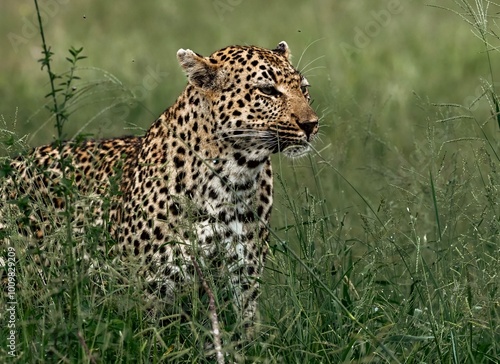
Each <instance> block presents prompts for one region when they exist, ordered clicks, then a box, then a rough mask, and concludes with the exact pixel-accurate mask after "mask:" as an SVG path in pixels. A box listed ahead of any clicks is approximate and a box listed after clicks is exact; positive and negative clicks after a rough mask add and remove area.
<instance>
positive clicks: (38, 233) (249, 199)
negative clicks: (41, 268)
mask: <svg viewBox="0 0 500 364" xmlns="http://www.w3.org/2000/svg"><path fill="white" fill-rule="evenodd" d="M177 60H178V62H179V64H180V67H181V68H182V70H183V71H184V73H185V75H186V77H187V86H186V87H185V89H184V91H183V92H182V93H181V94H180V96H179V97H178V98H177V100H176V101H175V103H174V104H173V105H172V106H170V107H168V108H167V109H166V110H165V111H164V112H163V113H162V114H161V115H160V116H159V117H158V118H157V119H156V120H155V121H154V122H153V124H152V125H151V126H150V127H149V129H148V130H147V131H146V133H145V135H143V136H126V137H119V138H110V139H101V140H91V139H89V140H84V141H75V140H69V141H65V142H61V143H55V144H54V143H53V144H50V145H44V146H40V147H36V148H34V149H33V150H32V152H31V153H29V154H28V155H26V156H18V157H16V158H13V159H12V161H11V162H10V165H9V168H8V170H9V173H8V174H7V177H6V178H4V181H3V191H4V192H3V199H4V200H5V201H15V200H19V199H20V198H25V199H27V200H28V206H29V203H30V202H29V201H35V200H37V201H41V202H42V203H43V204H44V205H46V206H48V207H49V208H50V209H49V210H46V211H53V212H54V213H55V212H57V211H61V210H63V209H64V208H65V206H66V204H67V203H68V200H67V198H65V195H64V193H61V189H63V187H64V185H65V183H63V182H67V181H71V183H72V184H73V185H74V186H75V187H76V188H77V190H78V191H79V193H80V195H81V197H82V198H83V199H85V198H86V199H87V200H86V201H87V202H88V204H87V206H86V207H85V209H83V208H80V209H78V208H74V209H73V210H74V216H72V221H73V223H74V224H76V225H75V226H78V224H80V226H81V225H82V224H85V223H86V222H85V221H88V219H87V220H85V219H84V218H83V217H82V214H83V211H84V210H85V211H87V212H86V213H87V214H90V215H91V216H92V222H93V224H96V225H101V226H103V225H106V228H107V229H109V232H110V234H111V236H112V238H113V245H112V247H111V248H109V247H108V248H107V249H108V250H107V252H108V253H109V254H111V255H114V254H118V255H119V256H120V259H124V260H126V259H139V260H140V261H141V262H142V266H143V268H142V269H141V274H142V275H143V277H144V279H145V281H146V282H148V284H149V285H150V287H151V289H152V290H157V291H158V292H160V294H161V296H162V297H165V299H166V300H171V299H173V298H174V297H175V295H176V294H178V292H181V291H182V290H183V289H184V288H185V287H186V286H189V284H190V283H196V279H197V278H196V277H197V274H196V273H197V270H196V269H197V267H201V268H202V269H207V270H213V271H215V272H219V274H221V275H224V276H225V278H226V279H227V282H229V288H228V289H229V291H230V292H231V294H230V295H229V296H230V298H229V300H230V301H231V303H230V304H231V305H232V306H233V307H234V310H235V312H237V313H238V317H239V318H240V320H241V322H243V323H244V324H245V327H246V328H247V330H250V329H251V328H252V327H253V326H254V325H255V322H256V320H257V314H258V312H257V301H258V297H259V286H260V281H261V276H262V274H263V270H264V266H265V262H266V255H267V254H268V251H269V238H270V236H269V222H270V216H271V211H272V206H273V170H272V165H271V156H272V155H274V154H277V153H283V154H284V155H285V156H287V157H290V158H299V157H301V156H304V155H306V154H307V153H308V152H309V151H310V150H311V148H312V146H311V145H312V144H311V143H312V142H313V140H314V139H315V137H316V136H317V134H318V128H319V121H318V119H319V118H318V116H317V113H316V112H315V110H314V109H313V108H312V106H311V101H310V100H311V98H310V94H309V87H310V85H309V82H308V80H307V79H306V77H305V76H304V75H303V74H302V73H301V72H300V71H299V70H297V69H296V68H295V67H294V66H293V65H292V63H291V52H290V49H289V46H288V44H287V43H286V42H285V41H282V42H280V43H279V44H278V45H277V46H276V47H275V48H273V49H266V48H260V47H257V46H248V45H245V46H238V45H236V46H228V47H226V48H223V49H220V50H218V51H215V52H214V53H212V54H211V55H210V56H208V57H205V56H202V55H200V54H198V53H195V52H193V51H192V50H190V49H179V50H178V52H177ZM5 191H7V192H5ZM113 191H114V192H113ZM111 192H113V193H111ZM109 195H111V196H112V198H111V199H108V200H109V201H108V200H106V199H105V198H104V196H109ZM106 201H108V202H107V203H106ZM46 211H45V212H41V211H37V210H36V208H31V209H28V215H30V214H31V215H37V217H38V218H37V222H36V223H33V224H31V225H30V223H29V221H28V222H25V223H24V225H26V226H27V225H30V228H31V231H32V234H33V235H34V237H35V238H36V239H38V241H40V242H41V244H43V238H44V234H46V233H47V230H48V229H49V228H50V227H49V225H50V224H49V219H48V218H45V217H44V216H43V215H44V214H47V212H46ZM89 211H90V212H89ZM30 218H31V219H32V220H33V218H32V216H30ZM28 220H29V219H28ZM87 223H88V222H87ZM40 264H44V263H43V261H41V262H40Z"/></svg>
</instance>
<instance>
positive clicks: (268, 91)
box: [259, 85, 281, 96]
mask: <svg viewBox="0 0 500 364" xmlns="http://www.w3.org/2000/svg"><path fill="white" fill-rule="evenodd" d="M259 91H260V92H262V93H263V94H264V95H268V96H279V95H281V92H279V91H278V90H277V89H276V87H274V86H271V85H266V86H259Z"/></svg>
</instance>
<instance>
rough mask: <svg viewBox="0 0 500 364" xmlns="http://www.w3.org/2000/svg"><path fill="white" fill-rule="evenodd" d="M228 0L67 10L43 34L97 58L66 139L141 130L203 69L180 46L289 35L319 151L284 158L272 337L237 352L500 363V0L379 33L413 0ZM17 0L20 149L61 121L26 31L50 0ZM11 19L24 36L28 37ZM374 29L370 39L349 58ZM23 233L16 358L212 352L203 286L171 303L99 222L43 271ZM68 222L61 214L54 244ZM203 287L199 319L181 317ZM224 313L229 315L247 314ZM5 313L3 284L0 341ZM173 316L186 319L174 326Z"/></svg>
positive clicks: (269, 287)
mask: <svg viewBox="0 0 500 364" xmlns="http://www.w3.org/2000/svg"><path fill="white" fill-rule="evenodd" d="M54 3H55V2H54ZM216 3H217V2H215V1H214V2H211V1H210V2H201V1H186V2H183V3H182V5H181V4H180V3H174V2H171V3H168V2H162V3H160V2H151V4H148V6H142V5H139V4H137V3H134V2H127V1H126V2H123V4H122V6H121V7H116V6H113V5H111V4H106V3H96V4H92V6H88V7H83V5H76V4H73V3H71V4H67V5H60V6H58V7H56V6H54V9H55V10H54V11H53V15H52V16H50V15H49V18H48V21H47V22H46V24H45V30H46V37H47V42H48V43H49V45H52V46H53V49H52V50H53V51H54V52H55V56H53V60H54V64H53V65H54V69H55V72H56V73H58V74H61V73H63V72H65V71H66V70H68V66H67V65H66V64H67V62H66V61H65V60H64V57H65V53H66V52H65V50H66V49H68V48H70V47H71V46H74V47H76V48H79V47H80V46H83V47H84V51H83V54H84V55H85V56H88V59H87V60H83V61H82V62H81V63H79V64H78V66H79V68H78V69H77V70H76V74H77V75H78V76H79V77H81V80H80V81H77V83H76V85H77V90H76V92H77V93H78V95H77V96H76V97H75V98H74V99H73V100H71V102H69V103H68V105H67V106H68V109H67V110H68V122H67V123H65V125H64V130H63V133H62V134H63V135H61V137H72V136H74V135H75V134H76V133H78V132H80V133H84V134H93V135H94V136H95V137H99V136H110V135H121V134H124V133H125V134H130V133H141V132H142V131H141V130H143V129H145V128H147V127H148V126H149V124H150V123H151V122H152V120H153V119H154V118H155V117H156V116H157V115H158V114H159V113H160V112H161V111H162V110H163V109H164V108H165V107H167V106H168V105H170V104H171V103H172V102H173V100H174V99H175V97H176V96H177V94H178V93H179V92H180V90H181V89H182V87H183V85H184V84H185V79H184V77H183V75H182V73H181V72H180V69H179V67H178V66H177V64H176V60H175V52H176V50H177V49H178V48H181V47H182V48H191V49H193V50H195V51H197V52H199V53H203V54H205V55H206V54H209V53H210V52H212V51H214V50H215V49H218V48H220V47H223V46H225V45H228V44H236V43H238V44H256V45H260V46H267V47H272V46H274V45H275V44H276V43H277V42H278V41H280V40H282V39H284V40H286V41H287V42H288V43H289V44H290V46H291V48H292V52H293V53H294V62H295V64H298V63H299V60H300V64H299V68H301V69H304V72H305V74H306V75H307V76H308V79H309V81H310V83H311V84H312V85H313V87H312V89H311V93H312V95H313V98H314V104H313V105H314V106H315V107H316V109H317V110H318V112H319V114H320V115H321V116H322V128H321V134H322V136H321V141H320V142H319V143H317V144H316V148H317V149H318V151H319V152H318V153H317V154H313V155H311V156H310V157H308V158H303V159H300V160H298V161H290V160H286V159H284V158H282V157H281V156H277V157H276V158H274V167H275V173H276V176H275V185H276V192H275V201H276V202H275V208H274V213H273V222H272V227H273V234H272V235H273V238H272V241H271V245H272V250H271V254H270V256H269V260H268V263H267V267H266V272H265V275H264V277H263V279H262V282H263V283H262V291H263V292H262V295H261V297H260V315H261V329H260V334H259V336H258V337H257V338H256V340H255V341H254V342H251V343H248V345H247V346H245V347H243V348H241V349H240V348H233V347H231V346H228V347H225V350H226V351H227V352H228V355H233V354H236V353H237V352H240V353H241V354H245V355H247V356H248V358H254V359H255V361H257V362H268V363H348V362H356V363H371V362H375V363H378V362H381V363H383V362H387V363H393V362H396V360H398V361H399V362H401V363H497V362H500V345H499V343H500V319H499V315H500V291H499V288H500V280H499V278H498V274H499V271H500V270H499V266H500V261H499V260H500V258H499V257H500V238H499V236H500V219H499V216H500V211H499V209H500V207H499V201H500V196H499V189H500V158H499V151H500V142H499V140H500V138H499V137H498V135H499V134H498V133H499V127H500V126H499V123H498V117H497V116H496V115H495V113H496V112H498V103H495V101H494V100H495V99H494V98H492V96H491V92H493V95H497V94H498V93H497V92H498V90H495V88H496V89H498V84H497V83H496V82H497V78H496V76H497V75H496V66H497V65H498V64H499V60H498V57H499V53H498V51H497V50H496V49H495V47H496V46H498V43H499V42H498V38H497V37H496V36H495V34H498V29H497V26H496V23H495V19H496V18H495V14H496V13H498V5H496V4H494V3H492V4H490V5H489V8H488V9H487V10H488V14H489V16H490V17H489V18H488V20H489V22H488V23H487V27H486V28H481V26H482V24H484V23H481V21H479V22H475V20H474V19H476V20H481V19H480V17H478V16H477V15H480V14H481V11H479V12H478V14H477V15H476V16H475V18H474V14H471V11H474V12H476V11H477V6H478V5H479V6H480V5H482V6H485V5H486V2H483V1H478V2H472V1H458V0H457V1H447V2H446V3H445V4H444V5H445V6H447V7H448V8H450V9H452V10H454V11H457V12H458V13H459V14H457V13H454V12H453V11H450V10H443V9H438V8H433V7H426V6H424V5H422V4H421V3H420V2H416V1H411V2H407V3H402V5H401V6H400V7H398V8H397V11H394V12H392V13H391V12H389V14H390V16H389V17H388V18H385V19H386V20H385V21H382V22H383V23H384V25H383V26H380V27H379V29H378V32H374V31H373V30H376V29H375V28H372V29H371V30H372V32H369V31H367V30H366V29H370V28H369V26H370V24H372V23H370V22H373V21H374V20H377V19H379V20H380V19H381V18H380V16H382V15H380V14H382V13H381V12H384V11H389V10H388V9H390V8H389V4H390V3H392V4H395V3H397V2H394V1H392V2H391V1H387V2H373V3H370V4H367V3H365V2H363V3H359V4H358V3H355V2H345V3H344V2H328V1H321V0H316V1H312V2H307V3H306V2H290V1H287V2H285V1H275V2H272V4H271V5H269V4H268V3H267V2H263V1H257V2H250V1H241V2H240V3H239V4H238V5H235V6H232V7H230V8H228V9H229V10H228V11H227V12H226V13H220V12H219V13H218V12H217V11H216V10H215V8H214V4H216ZM223 3H230V2H224V1H223ZM233 4H236V2H233ZM468 4H470V5H471V6H472V7H471V8H467V5H468ZM439 5H443V3H442V2H440V3H439ZM195 7H196V8H197V9H199V11H195V10H194V8H195ZM0 8H1V9H2V12H1V13H2V15H0V17H2V21H1V22H0V34H2V35H5V36H4V37H1V38H0V46H1V47H2V49H5V50H8V51H7V52H5V54H3V56H2V63H1V64H0V70H1V71H2V74H3V75H4V77H2V78H1V79H0V96H1V97H2V100H3V103H2V105H3V106H2V109H1V110H0V113H1V114H2V120H3V121H4V122H5V125H4V126H3V127H2V129H4V130H3V131H2V134H1V135H2V142H3V143H2V146H3V148H4V149H5V152H4V154H15V153H16V152H19V151H20V150H23V149H25V148H26V146H27V145H31V146H33V145H38V144H41V143H47V142H50V141H52V140H53V139H54V138H58V137H57V136H55V137H54V135H56V134H57V131H56V128H55V127H54V125H55V120H54V119H53V118H51V115H52V114H51V113H50V112H48V111H45V110H44V108H43V104H44V103H45V102H46V100H45V99H44V96H45V95H46V94H47V93H49V92H50V90H49V86H48V84H47V83H46V82H47V75H46V74H45V73H44V72H40V71H39V64H38V63H37V62H36V61H37V59H39V58H41V57H42V56H41V54H40V53H39V51H40V48H39V45H40V39H39V34H38V32H37V31H36V30H35V31H34V33H33V34H34V35H33V36H30V37H28V36H24V35H23V26H25V24H26V21H28V20H31V19H33V15H34V14H35V12H34V9H33V7H32V6H31V5H18V4H16V3H13V2H6V3H5V4H3V3H2V5H0ZM42 9H43V8H42ZM480 10H481V9H480ZM484 10H486V9H483V11H484ZM7 14H10V15H11V16H8V15H7ZM16 14H20V15H21V16H20V17H17V16H15V15H16ZM460 14H462V15H463V17H464V18H465V20H466V21H464V19H461V17H460ZM219 15H220V16H219ZM467 20H469V21H472V22H473V24H472V25H471V24H468V23H467ZM497 20H498V19H497ZM367 27H368V28H367ZM360 29H361V31H362V32H363V33H364V34H365V36H364V37H362V36H360V35H359V34H360V33H359V32H360ZM481 29H483V30H488V31H490V32H491V33H488V32H486V33H481V32H480V31H479V30H481ZM471 31H474V32H476V34H478V35H479V39H478V38H477V37H475V36H474V35H473V33H472V32H471ZM10 33H16V34H20V35H23V37H24V38H25V43H23V44H21V45H19V46H18V47H17V48H15V47H13V46H12V44H11V43H10V41H9V38H8V34H10ZM356 36H358V37H361V38H358V40H360V39H361V40H364V42H363V48H361V49H359V50H357V51H355V52H352V53H350V54H346V53H345V49H346V46H345V44H349V45H354V44H355V41H356V38H355V37H356ZM481 36H482V37H484V38H485V39H486V41H487V42H488V44H487V45H486V46H485V44H484V41H483V39H482V38H481ZM348 49H351V48H348ZM486 49H489V50H490V52H485V50H486ZM351 50H352V49H351ZM165 73H168V74H165ZM153 76H154V77H153ZM489 84H492V85H493V86H496V87H493V88H490V87H489V86H488V85H489ZM134 96H135V98H134ZM492 113H493V114H492ZM12 131H14V132H15V133H14V134H13V133H12ZM25 135H27V137H26V136H25ZM4 218H5V219H7V220H9V217H8V216H4ZM8 233H9V235H10V243H11V244H12V246H14V247H16V259H17V262H16V268H17V275H16V277H17V279H18V287H17V290H16V294H17V301H18V306H17V311H16V314H17V321H16V330H17V335H18V338H17V352H16V357H15V358H9V357H8V354H7V346H6V344H5V341H4V342H2V343H0V362H4V361H6V360H9V361H12V362H19V363H26V362H33V363H35V362H93V361H94V360H95V361H96V362H103V363H104V362H130V363H137V362H143V363H149V362H165V361H166V362H179V363H181V362H186V363H192V362H203V361H204V360H205V359H204V350H203V343H204V337H206V335H207V334H208V332H207V327H208V324H207V323H208V318H207V315H206V309H205V307H206V302H205V301H204V299H203V298H200V297H198V296H197V292H192V294H190V295H188V297H185V298H183V299H182V300H180V302H178V303H176V304H175V305H174V306H173V307H170V308H169V309H168V310H162V308H161V307H159V308H157V309H156V311H157V313H156V314H155V313H154V312H155V310H154V309H153V308H151V307H149V306H150V305H149V304H148V303H147V297H144V295H143V294H142V288H141V287H142V283H141V281H140V280H139V279H138V278H136V275H135V274H134V269H137V267H134V265H131V266H127V267H123V266H121V264H119V263H113V262H110V261H109V259H108V258H107V257H106V256H104V255H102V254H101V253H99V251H98V250H97V246H98V245H101V244H102V243H103V242H108V243H111V241H110V240H109V238H108V237H107V234H106V232H105V231H100V230H96V229H92V228H88V229H87V230H86V231H84V233H83V234H82V235H78V236H76V237H75V240H74V241H73V247H72V248H68V249H67V251H66V252H65V254H64V255H63V256H62V257H61V255H60V253H58V252H57V251H54V252H50V251H49V252H48V253H47V257H48V258H47V259H49V260H51V261H52V262H59V263H60V264H59V265H58V266H55V265H54V264H52V265H51V268H47V269H45V270H44V272H43V275H40V274H39V273H38V272H37V271H35V270H34V269H33V264H32V259H33V258H32V255H31V254H30V252H29V251H26V250H25V249H24V247H25V245H26V241H25V239H24V238H22V237H21V236H19V235H17V233H16V232H15V230H14V227H13V226H10V230H9V231H8ZM64 237H65V230H64V229H59V230H57V229H56V230H55V231H54V233H53V234H52V235H51V236H49V237H48V238H47V240H46V243H47V244H46V245H48V246H51V245H52V243H55V242H56V241H61V239H64ZM54 245H55V244H54ZM5 256H6V253H4V251H2V255H1V257H2V258H4V259H5ZM83 256H86V257H87V258H86V259H81V257H83ZM216 293H217V292H216ZM186 302H191V304H192V305H193V315H192V317H191V319H190V320H188V321H181V322H179V321H178V320H175V318H176V317H178V315H179V314H180V313H181V312H182V305H183V304H186ZM219 309H220V312H219V313H220V316H221V317H222V318H223V319H224V320H223V323H224V324H225V327H226V329H227V330H228V331H230V330H231V329H232V328H233V326H234V325H235V324H237V323H234V322H233V321H232V320H231V317H230V315H229V313H227V312H226V310H225V308H224V307H223V306H221V307H219ZM5 312H6V301H3V300H2V301H0V317H1V319H0V321H2V325H1V329H0V331H1V334H0V337H2V338H3V337H7V336H8V332H7V331H6V330H7V326H6V325H5V324H4V323H3V322H7V321H6V319H7V316H6V314H5ZM158 312H160V313H158ZM158 315H160V316H163V318H166V317H165V316H168V318H170V320H167V321H168V323H165V324H164V325H159V324H158ZM249 361H250V359H249Z"/></svg>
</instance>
